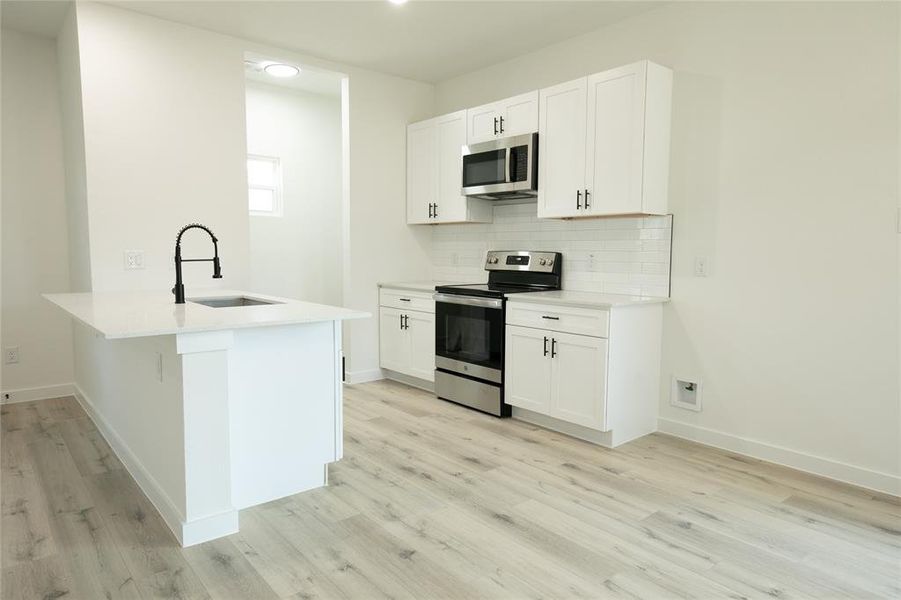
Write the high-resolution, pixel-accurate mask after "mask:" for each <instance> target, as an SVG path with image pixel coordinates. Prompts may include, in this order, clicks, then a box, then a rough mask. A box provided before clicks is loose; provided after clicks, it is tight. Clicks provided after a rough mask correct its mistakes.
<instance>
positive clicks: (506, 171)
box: [504, 148, 513, 183]
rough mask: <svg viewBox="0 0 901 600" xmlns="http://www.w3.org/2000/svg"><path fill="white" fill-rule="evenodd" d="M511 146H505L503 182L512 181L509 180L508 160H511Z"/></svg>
mask: <svg viewBox="0 0 901 600" xmlns="http://www.w3.org/2000/svg"><path fill="white" fill-rule="evenodd" d="M512 150H513V149H512V148H507V159H506V160H505V161H504V182H506V183H512V182H511V181H510V161H511V160H513V152H512Z"/></svg>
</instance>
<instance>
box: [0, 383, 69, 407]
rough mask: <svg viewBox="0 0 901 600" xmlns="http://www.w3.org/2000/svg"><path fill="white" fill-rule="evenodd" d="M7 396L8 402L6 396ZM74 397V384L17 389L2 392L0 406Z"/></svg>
mask: <svg viewBox="0 0 901 600" xmlns="http://www.w3.org/2000/svg"><path fill="white" fill-rule="evenodd" d="M7 394H9V400H7V399H6V395H7ZM73 395H75V384H74V383H59V384H56V385H45V386H41V387H33V388H19V389H17V390H4V391H3V395H2V396H0V404H16V403H19V402H33V401H34V400H49V399H50V398H62V397H63V396H73Z"/></svg>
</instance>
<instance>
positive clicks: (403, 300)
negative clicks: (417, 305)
mask: <svg viewBox="0 0 901 600" xmlns="http://www.w3.org/2000/svg"><path fill="white" fill-rule="evenodd" d="M398 300H400V301H401V302H412V301H411V300H410V299H409V298H398Z"/></svg>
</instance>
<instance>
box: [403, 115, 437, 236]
mask: <svg viewBox="0 0 901 600" xmlns="http://www.w3.org/2000/svg"><path fill="white" fill-rule="evenodd" d="M436 138H437V130H436V128H435V122H434V119H430V120H428V121H422V122H421V123H414V124H412V125H408V126H407V223H429V222H431V217H432V207H433V206H434V205H435V202H436V200H437V199H438V177H437V174H438V146H437V143H436Z"/></svg>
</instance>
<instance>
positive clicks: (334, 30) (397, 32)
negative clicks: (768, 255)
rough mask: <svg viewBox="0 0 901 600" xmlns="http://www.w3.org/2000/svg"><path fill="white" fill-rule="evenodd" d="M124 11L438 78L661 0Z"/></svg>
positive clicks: (232, 4)
mask: <svg viewBox="0 0 901 600" xmlns="http://www.w3.org/2000/svg"><path fill="white" fill-rule="evenodd" d="M68 4H69V2H66V1H35V0H2V2H0V7H2V8H0V17H2V22H3V26H4V27H10V28H12V29H18V30H20V31H26V32H30V33H36V34H38V35H45V36H55V35H56V33H57V32H58V31H59V27H60V25H61V24H62V21H63V18H64V17H65V14H66V8H67V6H68ZM107 4H114V5H117V6H120V7H122V8H126V9H129V10H134V11H137V12H140V13H144V14H147V15H152V16H156V17H160V18H163V19H168V20H170V21H177V22H179V23H185V24H188V25H193V26H195V27H201V28H204V29H209V30H211V31H217V32H219V33H224V34H227V35H233V36H236V37H240V38H244V39H248V40H251V41H254V42H258V43H261V44H266V45H271V46H276V47H280V48H285V49H288V50H293V51H295V52H299V53H302V54H308V55H311V56H315V57H318V58H322V59H326V60H331V61H335V62H341V63H346V64H349V65H356V66H359V67H364V68H368V69H373V70H375V71H380V72H382V73H390V74H393V75H399V76H402V77H408V78H410V79H418V80H420V81H429V82H437V81H443V80H445V79H449V78H451V77H454V76H456V75H461V74H463V73H467V72H469V71H474V70H476V69H479V68H482V67H486V66H489V65H492V64H495V63H498V62H502V61H504V60H507V59H510V58H513V57H515V56H518V55H520V54H523V53H525V52H530V51H532V50H536V49H538V48H542V47H544V46H548V45H550V44H553V43H555V42H559V41H562V40H565V39H567V38H570V37H573V36H576V35H579V34H582V33H587V32H589V31H592V30H595V29H598V28H600V27H604V26H606V25H610V24H612V23H615V22H617V21H621V20H623V19H627V18H629V17H631V16H634V15H637V14H639V13H643V12H646V11H648V10H652V9H654V8H657V7H659V6H661V5H662V4H663V2H644V1H641V0H629V1H620V2H614V1H609V2H608V1H599V0H594V1H579V0H576V1H571V0H543V1H542V0H527V1H522V0H495V1H481V0H469V1H460V0H458V1H443V2H442V1H430V0H410V2H408V3H407V4H404V5H401V6H396V5H394V4H391V3H390V2H388V1H387V0H367V1H344V0H331V1H321V0H320V1H301V0H293V1H292V0H287V1H273V0H237V1H231V0H202V1H198V0H189V1H179V0H176V1H156V0H109V1H108V2H107Z"/></svg>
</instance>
